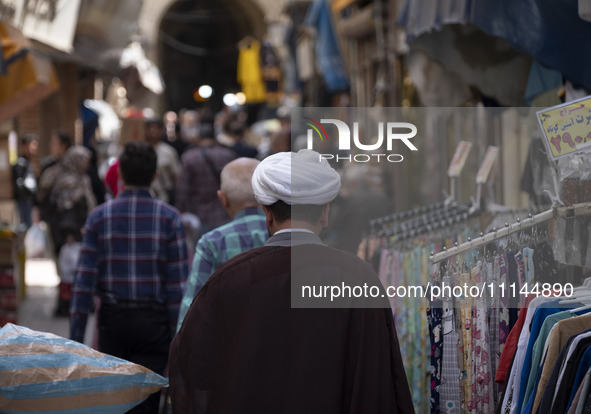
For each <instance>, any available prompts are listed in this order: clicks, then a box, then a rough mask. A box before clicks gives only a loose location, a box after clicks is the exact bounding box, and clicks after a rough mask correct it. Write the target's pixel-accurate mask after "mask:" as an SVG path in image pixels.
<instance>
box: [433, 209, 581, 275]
mask: <svg viewBox="0 0 591 414" xmlns="http://www.w3.org/2000/svg"><path fill="white" fill-rule="evenodd" d="M588 215H591V203H583V204H575V205H572V206H569V207H553V208H551V209H549V210H546V211H544V212H542V213H539V214H536V215H534V216H532V215H531V214H530V215H529V217H527V218H525V219H517V222H516V223H513V224H508V223H505V227H503V228H500V229H497V228H494V229H493V231H491V232H489V233H487V234H482V233H480V234H481V236H480V237H478V238H475V239H473V240H470V239H468V241H466V242H464V243H462V244H459V245H458V244H457V243H456V245H455V246H454V247H452V248H450V249H446V248H445V247H444V248H443V251H442V252H439V253H437V254H432V255H431V257H430V259H431V263H433V264H435V263H439V262H441V261H442V260H445V259H447V258H449V257H452V256H456V255H458V254H462V253H464V252H467V251H469V250H472V249H476V248H478V247H481V246H483V245H485V244H487V243H491V242H493V241H495V240H498V239H501V238H503V237H505V236H508V235H510V234H513V233H515V232H518V231H521V230H524V229H527V228H529V227H532V226H536V225H538V224H541V223H544V222H546V221H548V220H551V219H553V218H555V217H563V218H572V217H576V216H588Z"/></svg>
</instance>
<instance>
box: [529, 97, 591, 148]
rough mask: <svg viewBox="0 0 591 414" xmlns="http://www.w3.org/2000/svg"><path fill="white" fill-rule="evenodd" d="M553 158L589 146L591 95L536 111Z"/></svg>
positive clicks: (590, 140)
mask: <svg viewBox="0 0 591 414" xmlns="http://www.w3.org/2000/svg"><path fill="white" fill-rule="evenodd" d="M536 115H537V118H538V123H539V125H540V128H542V133H543V135H544V145H545V146H546V150H547V151H548V154H549V155H550V157H551V158H552V159H553V160H556V159H558V158H560V157H563V156H565V155H568V154H571V153H573V152H575V151H579V150H581V149H583V148H585V147H589V146H591V96H588V97H586V98H582V99H579V100H576V101H573V102H569V103H566V104H562V105H557V106H553V107H551V108H548V109H544V110H541V111H538V112H536Z"/></svg>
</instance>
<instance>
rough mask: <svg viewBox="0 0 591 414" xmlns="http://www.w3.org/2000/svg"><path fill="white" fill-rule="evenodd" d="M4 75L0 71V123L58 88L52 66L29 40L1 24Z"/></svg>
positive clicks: (8, 26)
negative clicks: (32, 46) (34, 48)
mask: <svg viewBox="0 0 591 414" xmlns="http://www.w3.org/2000/svg"><path fill="white" fill-rule="evenodd" d="M0 44H1V45H2V60H3V67H2V69H3V72H0V122H2V121H4V120H6V119H9V118H12V117H14V116H16V115H18V114H19V113H20V112H21V111H22V110H23V109H25V108H26V107H28V106H30V105H33V104H35V103H37V102H40V101H42V100H43V99H45V98H46V97H47V96H49V95H50V94H51V93H52V92H54V91H55V90H56V89H57V87H58V81H57V77H56V75H55V71H54V69H53V65H52V63H51V62H50V61H49V60H48V59H47V58H45V57H43V56H41V55H38V54H36V53H35V52H34V50H33V49H32V48H31V45H30V44H29V42H28V41H27V39H26V38H25V37H24V36H23V35H22V34H21V33H20V32H19V31H18V30H16V29H15V28H13V27H12V26H10V25H8V24H6V23H3V22H1V21H0Z"/></svg>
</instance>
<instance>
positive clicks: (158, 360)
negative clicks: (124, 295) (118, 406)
mask: <svg viewBox="0 0 591 414" xmlns="http://www.w3.org/2000/svg"><path fill="white" fill-rule="evenodd" d="M98 325H99V350H100V351H101V352H103V353H105V354H109V355H113V356H116V357H119V358H122V359H125V360H127V361H130V362H134V363H136V364H139V365H143V366H144V367H146V368H148V369H150V370H152V371H154V372H155V373H157V374H160V375H163V374H164V370H165V369H166V365H167V362H168V350H169V347H170V338H171V335H170V325H169V321H168V313H167V311H166V307H165V306H164V305H159V304H154V305H149V304H148V305H145V306H137V305H133V306H132V305H129V304H120V305H104V304H103V305H101V308H100V311H99V319H98ZM159 402H160V393H159V392H157V393H154V394H152V395H151V396H150V397H148V399H147V400H146V401H144V402H143V403H141V404H140V405H138V406H137V407H134V408H133V409H132V410H130V411H128V412H129V413H133V414H139V413H142V414H143V413H146V414H147V413H150V414H152V413H153V414H157V413H158V404H159Z"/></svg>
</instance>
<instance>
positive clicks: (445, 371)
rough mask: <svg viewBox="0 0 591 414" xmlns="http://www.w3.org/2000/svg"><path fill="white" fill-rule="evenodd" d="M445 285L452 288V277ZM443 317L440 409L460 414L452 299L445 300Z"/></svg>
mask: <svg viewBox="0 0 591 414" xmlns="http://www.w3.org/2000/svg"><path fill="white" fill-rule="evenodd" d="M442 281H443V283H445V284H446V285H448V286H450V285H451V277H450V276H443V278H442ZM442 306H443V315H442V330H443V357H442V358H443V361H442V368H441V386H440V388H439V390H440V396H439V407H440V411H441V413H445V414H460V412H461V411H460V409H461V405H460V404H461V402H460V394H459V390H460V383H459V379H460V369H459V368H458V352H457V344H458V334H457V332H456V329H455V323H454V308H453V302H452V298H444V300H443V303H442Z"/></svg>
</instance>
